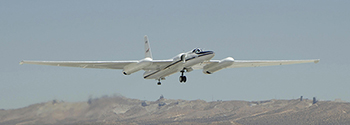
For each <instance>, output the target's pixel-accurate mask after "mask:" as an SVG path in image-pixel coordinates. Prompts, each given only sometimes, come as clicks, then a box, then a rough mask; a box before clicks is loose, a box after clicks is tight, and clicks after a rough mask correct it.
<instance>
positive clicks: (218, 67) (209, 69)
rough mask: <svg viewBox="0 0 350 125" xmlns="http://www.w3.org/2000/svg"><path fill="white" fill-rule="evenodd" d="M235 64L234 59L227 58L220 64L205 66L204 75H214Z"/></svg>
mask: <svg viewBox="0 0 350 125" xmlns="http://www.w3.org/2000/svg"><path fill="white" fill-rule="evenodd" d="M233 63H234V59H233V58H232V57H227V58H225V59H222V60H220V61H219V62H218V63H212V64H209V65H206V66H204V68H203V73H204V74H212V73H214V72H217V71H219V70H222V69H224V68H227V67H229V66H231V65H232V64H233Z"/></svg>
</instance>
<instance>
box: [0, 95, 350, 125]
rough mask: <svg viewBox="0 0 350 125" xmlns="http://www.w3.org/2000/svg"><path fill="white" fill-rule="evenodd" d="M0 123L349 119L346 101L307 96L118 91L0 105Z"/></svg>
mask: <svg viewBox="0 0 350 125" xmlns="http://www.w3.org/2000/svg"><path fill="white" fill-rule="evenodd" d="M0 124H1V125H13V124H18V125H21V124H77V125H78V124H90V125H94V124H233V125H240V124H244V125H246V124H248V125H249V124H268V125H283V124H350V103H347V102H334V101H318V102H317V103H315V104H313V101H312V100H303V101H300V100H266V101H254V102H248V101H213V102H206V101H203V100H191V101H188V100H173V99H165V98H163V97H161V98H160V99H158V100H156V101H143V100H138V99H129V98H126V97H122V96H113V97H107V96H105V97H101V98H96V99H89V100H88V101H87V102H60V101H56V100H53V101H50V102H45V103H39V104H33V105H30V106H28V107H24V108H19V109H11V110H0Z"/></svg>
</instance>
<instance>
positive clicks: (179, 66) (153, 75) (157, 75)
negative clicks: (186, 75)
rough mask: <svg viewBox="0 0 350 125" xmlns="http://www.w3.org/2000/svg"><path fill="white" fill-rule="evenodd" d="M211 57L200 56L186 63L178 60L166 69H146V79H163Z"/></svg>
mask: <svg viewBox="0 0 350 125" xmlns="http://www.w3.org/2000/svg"><path fill="white" fill-rule="evenodd" d="M210 58H212V57H210ZM210 58H208V57H207V58H206V57H205V56H203V57H199V58H198V57H197V58H196V59H191V60H188V61H186V62H185V63H183V62H176V64H174V65H171V66H169V67H168V68H165V69H161V70H153V71H146V72H145V73H144V79H162V78H165V77H167V76H169V75H172V74H174V73H177V72H180V71H181V70H183V68H190V67H192V66H193V65H196V64H198V63H201V62H203V61H205V60H208V59H210Z"/></svg>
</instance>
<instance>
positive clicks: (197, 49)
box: [192, 48, 202, 54]
mask: <svg viewBox="0 0 350 125" xmlns="http://www.w3.org/2000/svg"><path fill="white" fill-rule="evenodd" d="M200 52H202V49H200V48H195V49H193V51H192V53H197V54H198V53H200Z"/></svg>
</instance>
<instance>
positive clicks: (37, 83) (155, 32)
mask: <svg viewBox="0 0 350 125" xmlns="http://www.w3.org/2000/svg"><path fill="white" fill-rule="evenodd" d="M349 5H350V1H347V0H344V1H342V0H336V1H328V0H325V1H324V0H308V1H302V0H296V1H280V0H272V1H270V0H266V1H260V0H256V1H255V0H251V1H246V0H242V1H236V0H221V1H212V0H209V1H206V0H190V1H188V0H177V1H164V0H150V1H144V0H118V1H116V0H110V1H109V0H105V1H93V0H72V1H47V0H42V1H38V0H33V1H26V0H2V1H0V58H1V64H2V65H0V86H1V87H0V109H15V108H21V107H25V106H28V105H31V104H35V103H40V102H46V101H51V100H53V99H57V100H63V101H66V102H77V101H87V100H88V98H89V96H92V97H93V98H97V97H101V96H103V95H113V94H121V95H123V96H125V97H128V98H134V99H141V100H149V101H154V100H156V99H158V98H159V97H160V95H164V97H165V98H168V99H184V100H196V99H201V100H205V101H216V100H223V101H226V100H245V101H259V100H269V99H297V98H299V97H300V96H303V97H304V98H309V99H312V97H316V98H317V99H318V100H334V99H342V100H344V101H347V102H350V96H349V95H350V91H349V88H350V83H349V81H350V77H349V74H350V65H349V64H350V58H349V55H348V54H349V53H350V49H349V47H350V35H349V34H350V23H349V22H350V16H349V15H350V8H349ZM144 35H148V37H149V41H150V45H151V48H152V53H153V59H170V58H172V57H174V56H175V55H177V54H179V53H181V52H187V51H190V50H192V49H193V48H196V47H200V48H203V49H205V50H212V51H214V52H215V57H214V58H213V59H217V60H221V59H224V58H226V57H233V58H234V59H235V60H278V59H282V60H286V59H291V60H292V59H296V60H298V59H321V61H320V62H319V63H317V64H313V63H308V64H297V65H285V66H271V67H256V68H255V67H254V68H234V69H224V70H221V71H219V72H215V73H213V74H211V75H206V74H203V73H202V71H201V70H195V71H192V72H189V73H186V76H187V79H188V81H187V82H186V84H180V83H179V80H178V79H179V78H178V77H179V76H180V73H176V74H174V75H171V76H169V77H166V80H163V81H162V85H161V86H157V81H156V80H145V79H143V77H142V74H143V71H139V72H137V73H134V74H131V75H129V76H124V75H123V74H122V71H121V70H110V69H82V68H72V67H54V66H41V65H28V64H24V65H19V62H20V61H22V60H48V61H65V60H70V61H97V60H104V61H115V60H141V59H143V58H144V52H143V51H144V44H143V37H144Z"/></svg>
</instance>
